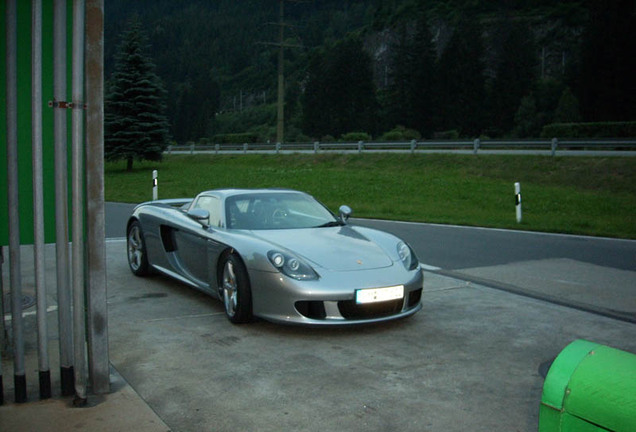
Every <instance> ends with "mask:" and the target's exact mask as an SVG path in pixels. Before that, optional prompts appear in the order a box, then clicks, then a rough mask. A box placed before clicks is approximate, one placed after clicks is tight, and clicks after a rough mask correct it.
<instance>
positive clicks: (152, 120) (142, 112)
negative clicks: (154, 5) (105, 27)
mask: <svg viewBox="0 0 636 432" xmlns="http://www.w3.org/2000/svg"><path fill="white" fill-rule="evenodd" d="M145 41H146V38H145V35H144V33H143V31H142V29H141V24H140V22H139V21H138V20H136V19H133V20H132V21H131V22H130V27H129V29H128V30H127V31H126V32H125V33H124V34H123V36H122V42H121V44H120V46H119V52H118V53H117V56H116V64H115V71H114V72H113V74H112V77H111V79H110V81H109V83H108V94H107V95H106V101H105V104H104V112H105V114H104V126H105V136H104V141H105V142H104V147H105V157H106V159H107V160H110V161H114V160H120V159H125V160H127V161H128V162H127V163H128V170H132V166H133V160H135V159H136V160H161V157H162V152H163V150H164V149H165V148H166V147H167V145H168V122H167V119H166V117H165V115H164V110H165V103H164V96H165V92H164V90H163V85H162V83H161V80H160V79H159V77H157V75H156V74H155V72H154V69H155V66H154V64H153V63H152V60H151V59H150V57H148V55H147V54H146V45H145Z"/></svg>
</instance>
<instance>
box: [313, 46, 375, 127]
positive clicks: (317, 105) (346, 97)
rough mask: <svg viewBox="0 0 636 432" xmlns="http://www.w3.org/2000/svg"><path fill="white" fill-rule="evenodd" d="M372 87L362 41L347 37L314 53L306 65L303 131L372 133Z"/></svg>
mask: <svg viewBox="0 0 636 432" xmlns="http://www.w3.org/2000/svg"><path fill="white" fill-rule="evenodd" d="M375 111H376V100H375V86H374V84H373V72H372V69H371V59H370V57H369V55H368V54H367V53H366V52H365V51H364V50H363V48H362V41H361V40H360V39H359V38H356V37H350V38H347V39H345V40H343V41H340V42H338V43H336V44H335V45H333V46H332V47H330V48H329V49H327V50H325V51H322V52H321V51H319V52H316V53H315V54H314V55H313V57H312V59H311V61H310V63H309V67H308V73H307V85H306V89H305V98H304V101H303V119H304V121H303V130H304V132H305V133H307V134H309V135H312V136H314V137H316V136H321V135H324V134H325V133H328V134H330V135H334V136H340V135H342V134H344V133H347V132H349V131H351V130H365V131H370V132H374V129H375V127H374V122H375Z"/></svg>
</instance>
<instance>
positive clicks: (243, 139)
mask: <svg viewBox="0 0 636 432" xmlns="http://www.w3.org/2000/svg"><path fill="white" fill-rule="evenodd" d="M213 141H214V142H215V143H219V144H243V143H255V142H257V141H258V135H257V134H254V133H234V134H218V135H214V138H213Z"/></svg>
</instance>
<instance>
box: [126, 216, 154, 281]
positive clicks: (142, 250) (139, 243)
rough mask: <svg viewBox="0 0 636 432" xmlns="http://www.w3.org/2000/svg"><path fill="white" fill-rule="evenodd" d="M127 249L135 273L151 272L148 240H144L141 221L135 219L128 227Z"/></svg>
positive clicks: (144, 273) (146, 273)
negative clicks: (147, 251) (147, 249)
mask: <svg viewBox="0 0 636 432" xmlns="http://www.w3.org/2000/svg"><path fill="white" fill-rule="evenodd" d="M126 249H127V251H128V265H129V266H130V270H131V271H132V272H133V274H134V275H135V276H147V275H148V274H150V265H149V264H148V255H147V253H146V241H145V240H144V232H143V230H142V229H141V224H140V223H139V221H133V222H132V223H131V224H130V226H129V227H128V234H127V235H126Z"/></svg>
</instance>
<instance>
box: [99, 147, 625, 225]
mask: <svg viewBox="0 0 636 432" xmlns="http://www.w3.org/2000/svg"><path fill="white" fill-rule="evenodd" d="M153 169H157V170H158V171H159V198H179V197H192V196H194V195H195V194H197V193H198V192H200V191H202V190H207V189H214V188H222V187H246V188H255V187H288V188H293V189H299V190H304V191H307V192H309V193H311V194H312V195H314V196H315V197H317V198H318V199H319V200H321V201H322V202H323V203H325V204H326V205H327V206H328V207H329V208H331V209H332V210H333V211H337V208H338V207H339V206H340V204H348V205H349V206H351V207H352V208H353V210H354V216H356V217H367V218H378V219H393V220H404V221H421V222H432V223H442V224H459V225H476V226H484V227H498V228H513V229H523V230H533V231H549V232H560V233H574V234H587V235H597V236H611V237H623V238H636V158H615V157H608V158H598V157H556V158H554V157H547V156H492V155H483V156H472V155H465V156H464V155H407V154H367V155H340V154H333V155H332V154H329V155H237V156H214V155H193V156H177V155H172V156H166V157H165V158H164V161H163V162H161V163H149V162H144V163H136V165H135V170H134V171H133V172H131V173H128V172H126V171H125V163H124V162H121V163H109V164H107V165H106V174H105V175H106V178H105V181H106V186H105V189H106V190H105V194H106V200H107V201H117V202H141V201H147V200H150V199H151V198H152V188H151V187H152V184H151V178H152V170H153ZM516 181H518V182H520V183H521V188H522V197H523V221H522V223H520V224H518V223H517V222H516V220H515V207H514V187H513V184H514V182H516Z"/></svg>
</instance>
